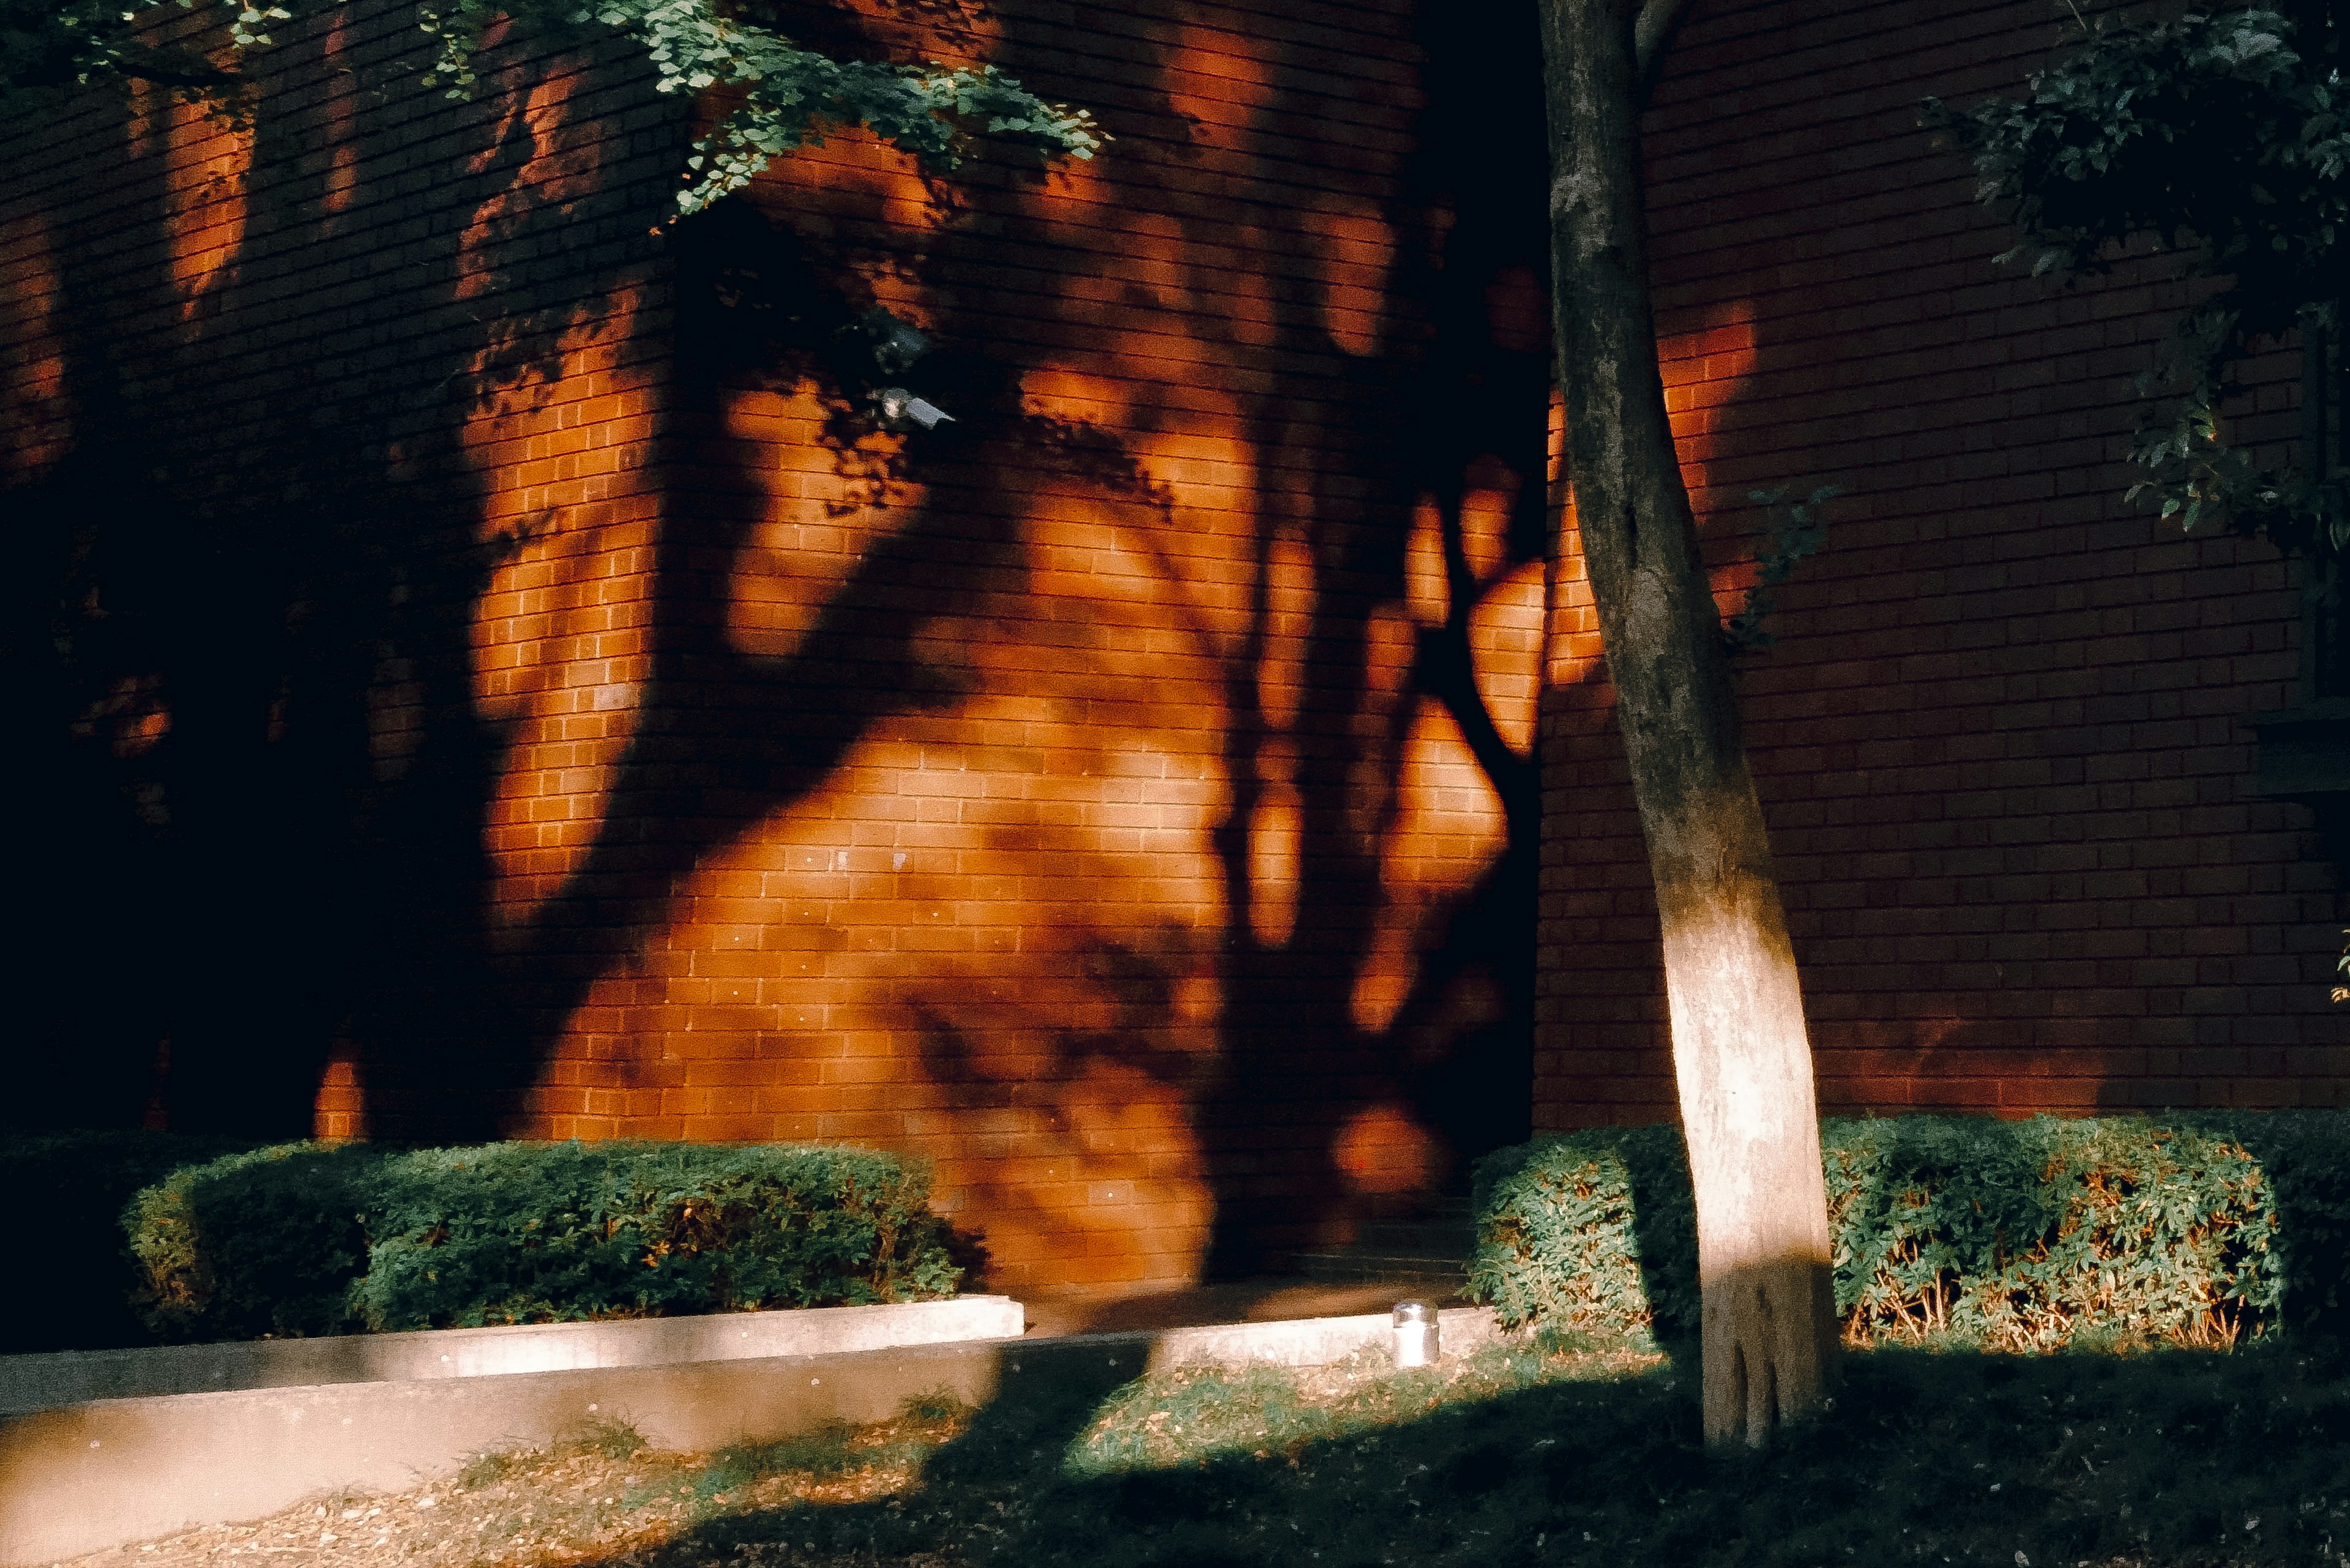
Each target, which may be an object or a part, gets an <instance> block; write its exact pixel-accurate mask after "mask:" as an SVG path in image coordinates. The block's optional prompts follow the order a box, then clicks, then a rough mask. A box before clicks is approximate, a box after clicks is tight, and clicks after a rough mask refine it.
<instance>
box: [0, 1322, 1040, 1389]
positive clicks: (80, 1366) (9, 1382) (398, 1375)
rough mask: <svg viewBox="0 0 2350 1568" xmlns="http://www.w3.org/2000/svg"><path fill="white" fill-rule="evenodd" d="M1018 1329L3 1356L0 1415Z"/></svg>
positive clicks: (599, 1336)
mask: <svg viewBox="0 0 2350 1568" xmlns="http://www.w3.org/2000/svg"><path fill="white" fill-rule="evenodd" d="M1024 1326H1025V1324H1024V1317H1023V1314H1022V1312H1021V1308H1020V1303H1018V1302H1016V1301H1014V1300H1013V1299H1012V1298H1011V1297H1009V1296H957V1297H954V1298H953V1299H951V1300H948V1301H935V1302H902V1303H890V1304H888V1305H882V1306H853V1307H813V1308H808V1309H806V1310H803V1311H799V1312H745V1313H720V1314H711V1315H707V1316H701V1317H660V1318H639V1319H635V1320H632V1321H629V1322H623V1323H544V1324H515V1325H512V1326H509V1327H502V1328H448V1329H434V1330H431V1331H428V1332H424V1333H420V1334H350V1335H346V1336H343V1337H340V1338H335V1339H276V1340H258V1341H248V1342H244V1343H240V1344H233V1345H153V1346H146V1347H142V1348H139V1349H132V1350H83V1351H63V1352H58V1353H56V1354H51V1355H7V1356H0V1416H16V1415H23V1414H26V1413H28V1412H31V1411H34V1410H53V1409H57V1408H58V1407H62V1406H67V1405H77V1404H79V1403H81V1402H82V1401H84V1400H88V1399H135V1398H144V1397H150V1396H154V1395H163V1394H213V1393H222V1392H227V1391H231V1390H236V1389H245V1388H291V1387H304V1386H310V1385H313V1384H320V1383H384V1382H392V1381H399V1380H406V1379H412V1378H428V1377H476V1376H487V1375H494V1374H506V1373H523V1372H560V1371H567V1370H572V1369H584V1368H587V1367H597V1366H664V1365H668V1364H671V1363H675V1362H685V1361H739V1360H745V1359H750V1358H754V1357H762V1356H776V1355H823V1354H830V1353H837V1352H844V1351H854V1350H877V1349H881V1348H883V1347H886V1346H889V1345H937V1344H941V1343H945V1342H949V1341H954V1340H966V1339H1005V1338H1016V1337H1018V1335H1019V1334H1020V1332H1021V1330H1022V1329H1023V1328H1024Z"/></svg>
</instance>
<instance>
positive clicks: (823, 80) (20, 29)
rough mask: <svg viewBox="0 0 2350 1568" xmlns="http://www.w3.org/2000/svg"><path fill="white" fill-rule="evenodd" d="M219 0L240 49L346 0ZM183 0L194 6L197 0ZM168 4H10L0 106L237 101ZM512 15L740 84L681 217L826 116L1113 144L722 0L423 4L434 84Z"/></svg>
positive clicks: (695, 86)
mask: <svg viewBox="0 0 2350 1568" xmlns="http://www.w3.org/2000/svg"><path fill="white" fill-rule="evenodd" d="M206 3H207V4H208V5H210V4H213V3H215V0H206ZM216 3H217V4H219V5H222V6H223V7H224V13H223V15H224V21H225V23H226V29H227V31H226V40H227V48H226V51H225V53H226V54H227V56H228V57H231V59H232V60H233V59H234V57H237V56H241V55H242V54H243V53H244V51H245V50H248V49H254V48H260V47H266V46H267V45H268V44H269V43H270V42H271V30H272V29H273V28H275V27H276V26H281V25H283V24H286V23H293V22H299V21H305V20H307V19H309V18H310V17H312V16H320V15H324V14H326V13H328V12H331V11H334V10H336V9H338V8H339V5H340V4H341V0H251V3H248V0H216ZM176 4H177V5H178V6H179V7H180V8H181V9H182V10H193V9H195V7H196V5H197V0H176ZM163 12H164V7H163V6H161V5H133V6H128V7H126V6H125V5H122V4H121V3H120V0H0V107H6V106H7V105H8V103H9V101H10V100H12V99H13V100H19V101H21V100H22V99H25V98H26V96H28V95H33V94H39V93H43V92H53V91H56V90H58V89H61V88H74V87H86V86H88V85H90V84H92V83H96V82H99V81H104V80H108V79H121V78H140V79H144V80H148V81H152V82H156V83H159V84H161V85H162V86H165V87H167V88H172V89H173V90H175V91H179V92H183V93H186V94H189V95H190V96H192V97H196V98H198V99H206V100H209V101H211V102H213V104H214V105H215V106H217V107H224V108H228V109H232V110H234V109H235V108H236V107H237V103H236V97H235V95H236V90H237V88H239V87H240V86H241V85H242V78H240V77H239V76H238V75H237V74H236V72H235V71H234V68H233V65H224V64H223V63H221V62H220V61H218V60H214V59H212V58H208V57H204V56H202V55H198V54H195V53H192V52H190V51H187V50H185V49H175V48H171V47H163V46H159V45H157V44H154V43H152V42H151V41H150V40H151V37H152V35H153V33H154V30H155V29H154V27H153V23H154V21H155V20H156V19H157V17H158V16H160V15H161V14H163ZM501 18H504V19H509V20H511V22H512V23H513V24H514V26H515V27H516V28H518V29H520V30H522V31H525V32H531V33H540V34H546V35H550V36H556V37H568V36H587V35H592V34H594V33H597V32H599V31H603V32H611V33H618V34H619V35H620V36H623V37H625V38H628V39H629V41H631V42H632V43H634V44H636V45H637V46H638V47H640V48H641V49H642V50H643V51H644V54H645V57H646V58H647V59H648V60H649V61H650V63H651V64H652V66H653V67H654V70H655V72H656V76H655V79H654V84H653V85H654V88H655V89H656V90H657V91H660V92H663V93H679V92H701V91H703V90H706V89H713V88H716V89H731V95H732V96H733V98H734V99H735V101H734V104H733V108H731V109H728V110H727V111H726V112H725V113H724V114H723V116H722V117H721V118H720V119H719V121H718V123H717V125H716V126H715V127H714V128H713V129H712V131H711V133H710V135H708V136H707V137H705V138H703V139H702V140H700V141H698V142H696V143H695V144H694V148H693V155H692V156H691V158H690V159H689V160H688V161H687V167H688V169H689V171H690V173H689V174H688V176H687V178H688V183H687V186H686V188H685V189H684V190H682V191H681V192H679V193H678V198H677V202H678V207H679V209H680V211H681V213H693V212H698V211H699V210H701V209H702V208H703V207H705V206H708V205H709V204H710V203H711V202H714V201H716V200H718V199H719V198H720V197H722V196H724V195H727V194H728V193H730V192H734V191H738V190H740V189H742V188H743V186H744V185H747V184H748V183H750V182H751V180H752V178H753V177H754V175H756V174H757V173H758V172H759V171H761V170H762V169H764V168H765V167H766V166H767V163H768V161H769V160H770V159H772V158H773V157H775V155H776V154H778V153H782V152H788V151H792V150H793V149H795V148H799V147H805V146H811V145H817V144H820V143H821V142H822V141H823V139H824V132H825V130H826V128H827V127H841V126H862V127H864V128H866V129H867V130H871V131H872V132H873V133H874V134H875V135H877V136H879V137H880V138H882V139H883V140H887V141H889V142H892V143H894V144H895V145H897V146H898V147H900V148H902V149H904V150H905V151H908V152H910V153H912V154H914V156H915V157H916V158H918V159H920V161H921V162H922V164H923V165H924V166H925V167H926V168H929V169H931V170H936V171H945V170H951V169H953V168H955V167H956V166H957V165H958V164H959V163H960V162H961V161H962V159H963V157H964V156H965V155H966V154H967V153H968V152H969V151H970V148H971V145H972V141H973V140H974V139H976V138H979V137H985V138H989V139H992V140H996V141H999V142H1003V143H1008V144H1010V145H1014V146H1018V147H1024V148H1029V149H1033V150H1035V151H1039V152H1041V153H1043V154H1045V156H1047V157H1061V156H1066V157H1071V158H1090V157H1092V156H1093V154H1094V153H1095V151H1097V150H1098V149H1099V148H1100V146H1101V145H1102V143H1103V142H1104V141H1106V140H1107V136H1106V135H1105V134H1104V133H1103V132H1102V130H1100V128H1099V127H1097V125H1096V124H1095V123H1094V120H1093V117H1092V115H1091V114H1090V113H1089V112H1088V111H1087V110H1085V109H1071V108H1069V107H1068V106H1066V105H1065V104H1056V103H1048V102H1046V101H1045V99H1041V98H1038V97H1037V96H1036V95H1035V93H1032V92H1030V91H1029V90H1028V89H1027V88H1024V87H1022V86H1021V85H1020V84H1019V83H1018V82H1017V81H1015V80H1014V79H1013V78H1010V77H1007V76H1005V75H1003V73H1002V72H1001V71H999V70H997V69H996V68H995V67H993V66H987V65H981V66H944V65H935V64H932V65H919V66H918V65H907V64H894V63H887V62H877V61H868V60H837V59H834V58H832V57H830V56H828V55H824V54H819V53H817V52H816V51H815V50H813V49H806V48H802V47H799V46H798V45H797V44H795V43H794V42H792V40H791V39H789V38H787V37H785V36H783V35H782V34H781V33H778V32H775V31H774V30H773V29H771V28H768V27H766V26H762V25H761V24H760V23H758V22H757V21H755V20H754V19H752V18H751V17H749V16H745V15H743V13H742V12H741V11H740V10H739V9H738V8H736V7H733V6H730V5H723V4H720V3H719V0H453V3H445V4H444V3H443V0H421V3H420V5H418V25H419V26H421V27H422V28H423V30H424V31H425V32H427V33H430V34H432V35H433V36H436V37H438V38H439V39H440V40H441V51H440V53H439V55H438V56H437V57H435V59H434V61H433V64H432V67H431V69H430V70H429V71H428V72H427V73H426V76H425V78H424V85H425V86H427V87H429V88H441V89H443V90H444V91H445V92H446V93H447V94H448V96H449V97H451V98H457V99H463V98H465V97H467V96H469V95H470V93H471V90H472V88H473V86H474V85H475V79H476V78H475V72H474V61H475V57H476V56H477V55H478V54H479V52H480V50H481V48H482V47H483V43H484V37H485V36H486V35H487V34H488V32H489V30H490V29H491V27H492V26H494V25H495V24H496V23H497V22H498V21H499V20H500V19H501Z"/></svg>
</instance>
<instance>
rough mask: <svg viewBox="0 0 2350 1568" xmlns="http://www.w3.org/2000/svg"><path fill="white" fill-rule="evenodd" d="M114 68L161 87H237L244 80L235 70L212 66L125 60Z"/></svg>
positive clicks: (123, 73)
mask: <svg viewBox="0 0 2350 1568" xmlns="http://www.w3.org/2000/svg"><path fill="white" fill-rule="evenodd" d="M114 68H115V69H116V70H117V71H118V72H120V74H121V75H123V76H126V77H133V78H137V79H138V80H140V81H142V82H153V83H155V84H156V85H157V86H159V87H173V88H224V87H235V86H236V85H237V84H238V83H240V82H242V81H244V78H243V77H241V76H239V75H238V74H237V73H236V72H234V71H224V70H217V69H215V68H213V67H210V66H199V67H184V68H183V67H177V66H160V65H154V64H151V63H148V62H144V61H140V60H123V61H120V62H119V63H118V64H117V65H116V66H115V67H114Z"/></svg>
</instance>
